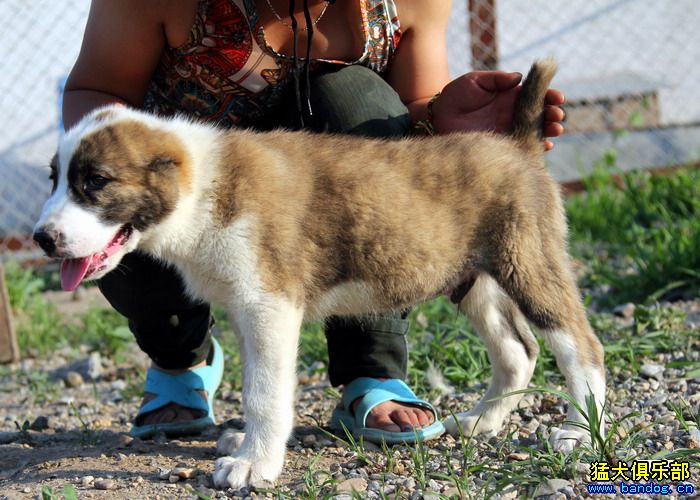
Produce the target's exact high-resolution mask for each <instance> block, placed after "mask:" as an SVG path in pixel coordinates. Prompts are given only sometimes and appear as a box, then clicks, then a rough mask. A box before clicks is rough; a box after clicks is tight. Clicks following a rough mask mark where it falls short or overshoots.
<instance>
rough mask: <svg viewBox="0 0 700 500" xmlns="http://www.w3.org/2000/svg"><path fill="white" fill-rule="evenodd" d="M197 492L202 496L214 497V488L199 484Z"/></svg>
mask: <svg viewBox="0 0 700 500" xmlns="http://www.w3.org/2000/svg"><path fill="white" fill-rule="evenodd" d="M197 492H198V493H200V494H201V495H202V496H204V497H209V498H215V497H216V490H212V489H211V488H207V487H206V486H200V487H199V488H197Z"/></svg>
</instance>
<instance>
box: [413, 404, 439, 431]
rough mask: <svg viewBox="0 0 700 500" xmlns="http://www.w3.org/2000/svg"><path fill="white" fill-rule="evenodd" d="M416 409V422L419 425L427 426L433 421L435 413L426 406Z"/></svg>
mask: <svg viewBox="0 0 700 500" xmlns="http://www.w3.org/2000/svg"><path fill="white" fill-rule="evenodd" d="M416 409H417V410H418V411H417V412H416V414H417V415H418V423H419V424H420V426H421V427H427V426H429V425H430V424H432V423H433V422H434V421H435V415H434V414H433V412H432V411H430V410H428V409H427V408H416Z"/></svg>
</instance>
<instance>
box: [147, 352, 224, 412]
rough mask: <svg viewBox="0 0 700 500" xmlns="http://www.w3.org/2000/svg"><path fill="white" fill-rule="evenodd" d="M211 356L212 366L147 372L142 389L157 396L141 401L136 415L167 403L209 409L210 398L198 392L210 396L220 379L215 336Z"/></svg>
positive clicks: (220, 365)
mask: <svg viewBox="0 0 700 500" xmlns="http://www.w3.org/2000/svg"><path fill="white" fill-rule="evenodd" d="M212 344H213V348H214V357H213V360H212V363H211V365H206V366H201V367H199V368H195V369H193V370H189V371H186V372H182V373H177V374H171V373H166V372H164V371H162V370H159V369H157V368H149V369H148V371H147V372H146V383H145V385H144V391H145V392H150V393H152V394H155V395H156V397H155V398H153V399H152V400H150V401H149V402H148V403H146V404H144V405H143V406H142V407H141V408H140V409H139V411H138V415H143V414H146V413H148V412H151V411H154V410H157V409H159V408H162V407H164V406H166V405H168V404H170V403H175V404H177V405H180V406H183V407H185V408H192V409H194V410H201V411H204V412H209V411H210V408H209V401H207V399H205V398H204V397H203V396H202V394H200V393H199V392H198V391H207V393H208V394H209V396H210V397H211V396H212V395H213V394H214V392H215V391H216V389H217V388H218V386H219V383H220V382H221V372H222V370H223V362H224V361H223V352H222V350H221V346H219V344H218V342H217V341H216V339H212Z"/></svg>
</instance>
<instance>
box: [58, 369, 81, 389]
mask: <svg viewBox="0 0 700 500" xmlns="http://www.w3.org/2000/svg"><path fill="white" fill-rule="evenodd" d="M63 383H64V384H66V387H80V386H81V385H83V384H84V383H85V380H83V376H82V375H81V374H80V373H78V372H74V371H69V372H68V373H66V376H65V377H63Z"/></svg>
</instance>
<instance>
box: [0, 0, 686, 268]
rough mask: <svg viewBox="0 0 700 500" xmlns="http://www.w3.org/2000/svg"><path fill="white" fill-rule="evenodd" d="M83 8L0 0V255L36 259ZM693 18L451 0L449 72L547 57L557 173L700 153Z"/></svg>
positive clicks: (648, 3)
mask: <svg viewBox="0 0 700 500" xmlns="http://www.w3.org/2000/svg"><path fill="white" fill-rule="evenodd" d="M398 5H399V17H400V16H401V10H400V7H401V4H400V2H398ZM88 9H89V0H63V1H61V2H53V1H51V0H33V1H32V2H27V1H26V0H0V17H1V18H2V19H6V20H12V23H7V26H6V28H5V29H4V30H2V31H1V32H0V60H2V71H0V126H1V127H2V130H3V134H2V136H1V137H0V259H3V258H6V257H7V256H8V255H10V254H12V255H13V256H14V257H20V258H31V257H36V256H38V253H37V252H36V251H35V250H34V246H33V245H32V244H31V243H30V241H29V238H28V236H29V234H30V233H31V229H32V226H33V224H34V221H35V220H36V218H37V216H38V213H39V210H40V208H41V205H42V203H43V200H44V199H45V197H46V196H47V194H48V191H49V183H48V181H47V175H48V169H47V167H46V166H47V165H48V161H49V159H50V158H51V155H52V154H53V152H54V149H55V145H56V142H57V139H58V104H57V102H58V98H59V86H60V82H61V81H62V80H63V79H64V78H65V76H66V75H67V73H68V71H69V69H70V67H71V65H72V64H73V61H74V60H75V57H76V56H77V53H78V50H79V47H80V41H81V38H82V32H83V29H84V26H85V21H86V18H87V12H88ZM698 24H700V2H697V1H696V0H566V1H564V0H554V1H552V0H528V1H525V0H498V2H496V0H453V11H452V17H451V22H450V25H449V28H448V35H447V43H448V49H449V59H450V70H451V73H452V74H453V76H457V75H459V74H462V73H465V72H467V71H470V70H472V69H475V68H476V69H485V68H500V69H505V70H510V71H521V72H526V71H527V69H528V67H529V65H530V64H531V63H532V61H533V60H534V59H537V58H541V57H545V56H554V57H555V58H556V60H557V62H558V63H559V67H560V71H559V74H558V75H557V78H556V79H555V86H556V87H558V88H560V89H562V90H564V91H565V93H566V94H567V96H568V99H569V103H568V105H567V109H566V110H567V114H568V119H567V123H566V126H567V134H566V135H565V136H564V137H562V138H561V139H559V140H557V146H556V148H555V150H554V151H553V152H552V153H549V154H548V155H547V158H548V162H549V165H550V167H551V168H552V171H553V172H554V174H555V175H556V176H557V177H558V178H559V179H560V180H562V181H568V180H572V179H575V178H578V177H580V175H581V172H582V171H586V170H589V169H590V167H591V166H592V165H594V164H595V163H596V161H598V160H599V159H600V158H601V157H602V156H603V154H604V153H605V152H606V151H607V150H609V149H611V148H614V149H615V150H616V151H617V158H618V165H619V166H620V167H621V168H623V169H628V168H636V167H653V166H664V165H675V164H680V163H685V162H688V161H697V160H698V158H699V157H700V146H699V145H700V126H699V125H698V124H699V123H700V99H698V98H697V95H698V93H697V90H696V87H697V84H696V82H697V81H698V80H699V79H700V74H699V72H700V69H698V64H697V61H698V60H700V57H699V56H700V30H697V25H698ZM10 26H11V29H10V28H9V27H10Z"/></svg>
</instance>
